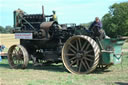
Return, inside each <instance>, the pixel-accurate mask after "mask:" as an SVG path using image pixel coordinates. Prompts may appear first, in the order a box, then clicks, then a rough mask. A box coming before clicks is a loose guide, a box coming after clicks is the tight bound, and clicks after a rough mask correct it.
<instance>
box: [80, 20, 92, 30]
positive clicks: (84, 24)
mask: <svg viewBox="0 0 128 85" xmlns="http://www.w3.org/2000/svg"><path fill="white" fill-rule="evenodd" d="M91 23H92V22H89V23H83V24H81V25H82V26H84V27H85V28H87V29H88V28H89V26H90V25H91Z"/></svg>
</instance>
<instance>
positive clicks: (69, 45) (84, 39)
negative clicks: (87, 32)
mask: <svg viewBox="0 0 128 85" xmlns="http://www.w3.org/2000/svg"><path fill="white" fill-rule="evenodd" d="M99 53H100V48H99V46H98V44H97V43H96V42H95V41H94V40H93V39H92V38H90V37H88V36H83V35H76V36H73V37H71V38H69V39H68V40H67V41H66V43H65V44H64V46H63V49H62V60H63V63H64V65H65V67H66V69H67V70H68V71H69V72H71V73H75V74H84V73H90V72H92V71H93V70H94V69H95V68H96V67H97V65H98V62H99Z"/></svg>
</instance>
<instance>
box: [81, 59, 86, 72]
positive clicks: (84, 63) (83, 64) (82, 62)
mask: <svg viewBox="0 0 128 85" xmlns="http://www.w3.org/2000/svg"><path fill="white" fill-rule="evenodd" d="M81 63H82V64H83V66H84V68H85V69H86V70H87V67H86V65H85V63H84V62H83V60H81Z"/></svg>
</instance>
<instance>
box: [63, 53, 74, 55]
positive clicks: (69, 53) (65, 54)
mask: <svg viewBox="0 0 128 85" xmlns="http://www.w3.org/2000/svg"><path fill="white" fill-rule="evenodd" d="M65 55H66V56H75V54H71V53H68V54H65Z"/></svg>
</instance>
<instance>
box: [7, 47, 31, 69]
mask: <svg viewBox="0 0 128 85" xmlns="http://www.w3.org/2000/svg"><path fill="white" fill-rule="evenodd" d="M8 62H9V65H10V67H11V68H19V69H24V68H26V67H27V65H28V62H29V56H28V52H27V50H26V49H25V48H24V47H23V46H22V45H13V46H11V47H10V48H9V50H8Z"/></svg>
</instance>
